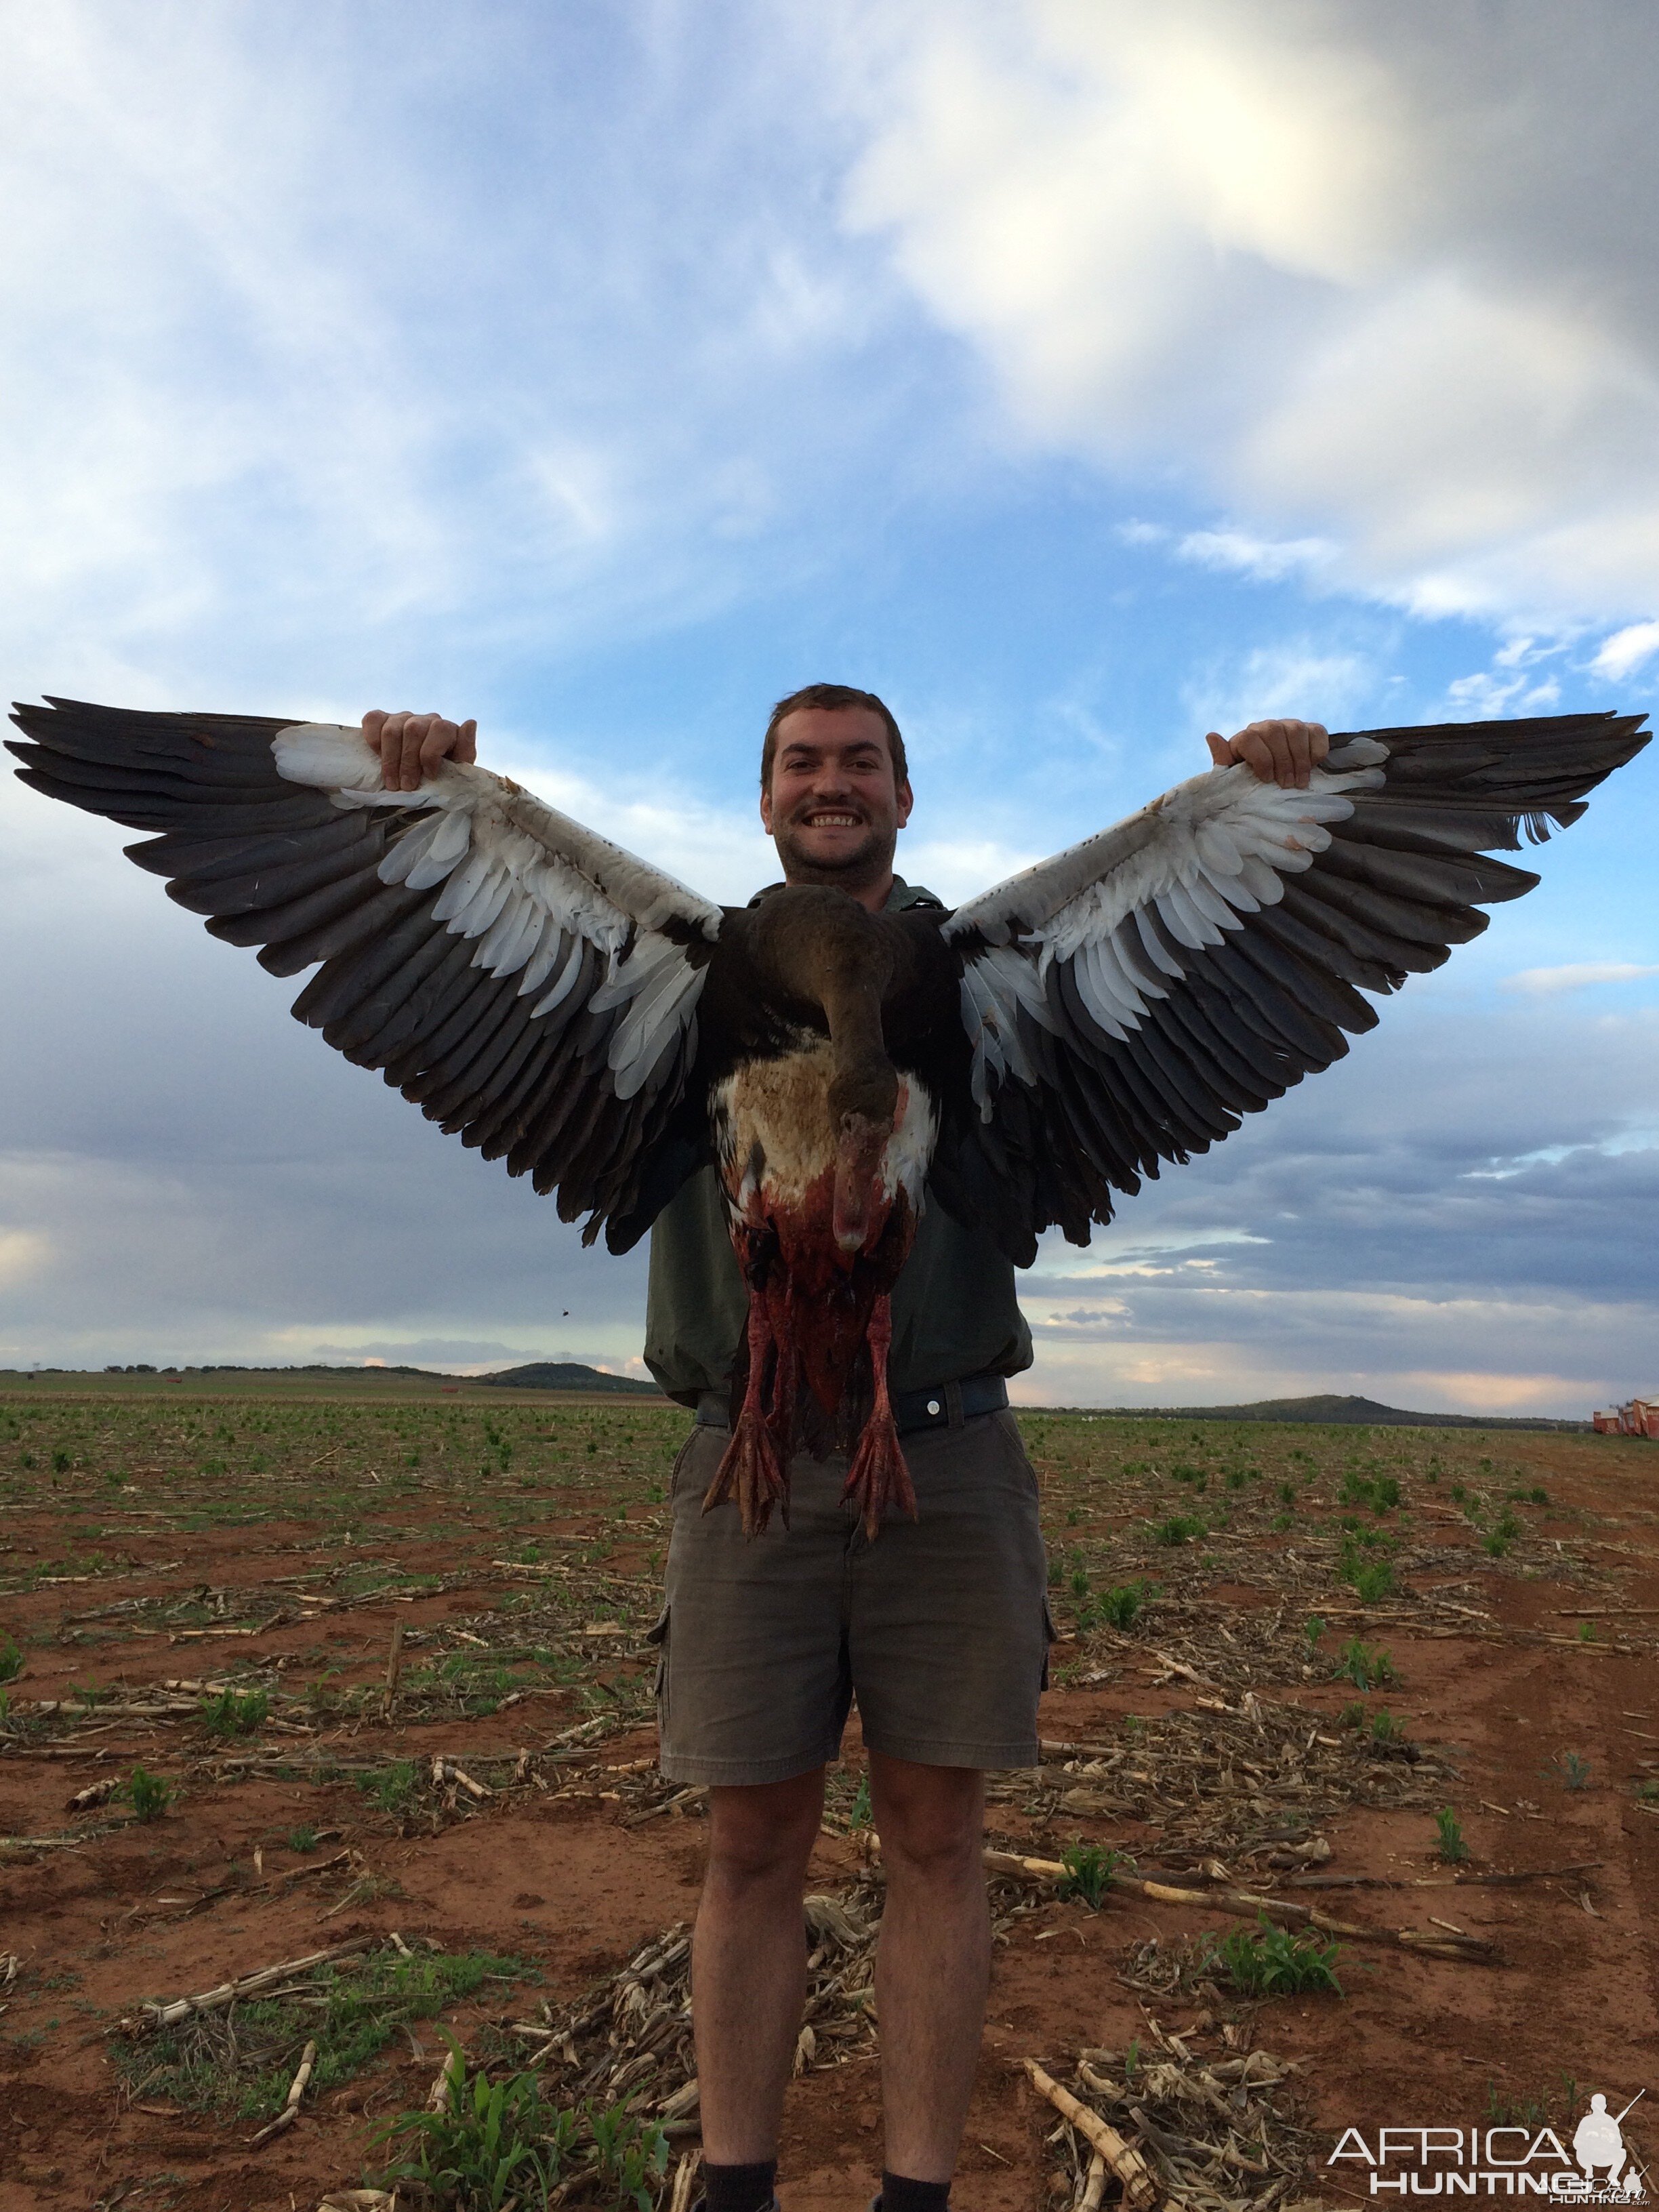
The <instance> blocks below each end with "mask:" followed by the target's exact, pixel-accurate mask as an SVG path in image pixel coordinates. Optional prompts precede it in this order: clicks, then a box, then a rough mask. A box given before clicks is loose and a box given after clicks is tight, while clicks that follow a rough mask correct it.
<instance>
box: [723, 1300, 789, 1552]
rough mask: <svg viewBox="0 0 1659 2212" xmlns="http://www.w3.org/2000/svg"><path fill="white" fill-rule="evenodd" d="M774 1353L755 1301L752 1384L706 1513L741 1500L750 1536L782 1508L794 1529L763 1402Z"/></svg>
mask: <svg viewBox="0 0 1659 2212" xmlns="http://www.w3.org/2000/svg"><path fill="white" fill-rule="evenodd" d="M771 1349H772V1332H771V1329H770V1328H769V1324H768V1322H767V1318H766V1308H765V1305H764V1303H763V1301H762V1300H761V1299H759V1298H752V1299H751V1300H750V1305H749V1379H748V1382H747V1383H746V1384H745V1385H744V1393H743V1405H742V1407H741V1409H740V1410H739V1412H738V1418H737V1419H736V1420H735V1421H733V1423H732V1441H731V1443H729V1444H727V1446H726V1450H725V1453H724V1454H723V1455H722V1457H721V1460H720V1466H719V1467H718V1468H716V1469H715V1472H714V1480H713V1481H712V1482H711V1483H710V1484H709V1486H708V1491H707V1492H706V1493H705V1494H704V1497H703V1501H702V1510H703V1511H704V1512H705V1513H708V1512H710V1511H712V1510H713V1509H714V1507H715V1506H716V1505H719V1504H721V1503H722V1502H723V1501H724V1500H725V1499H726V1498H730V1497H732V1496H734V1495H735V1497H736V1498H737V1501H738V1518H739V1520H740V1521H741V1522H742V1523H743V1533H744V1535H745V1536H758V1535H759V1534H761V1532H762V1530H763V1528H765V1526H766V1524H767V1522H769V1520H770V1519H771V1517H772V1508H773V1507H774V1506H775V1505H778V1504H781V1506H782V1508H783V1520H784V1526H785V1527H786V1528H787V1526H788V1525H789V1486H788V1484H787V1481H786V1480H785V1479H784V1471H783V1462H782V1461H781V1459H780V1457H779V1455H778V1448H777V1445H776V1443H775V1441H774V1439H773V1435H772V1431H771V1428H770V1426H769V1424H768V1421H767V1419H766V1415H765V1413H764V1412H763V1410H762V1402H761V1401H762V1395H763V1389H762V1386H763V1379H764V1376H765V1374H766V1358H767V1354H768V1353H769V1352H770V1350H771Z"/></svg>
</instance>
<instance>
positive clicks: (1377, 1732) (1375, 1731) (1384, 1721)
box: [1371, 1705, 1406, 1743]
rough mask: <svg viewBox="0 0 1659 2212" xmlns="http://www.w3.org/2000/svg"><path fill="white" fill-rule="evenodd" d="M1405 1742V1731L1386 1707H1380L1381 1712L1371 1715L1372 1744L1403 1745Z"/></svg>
mask: <svg viewBox="0 0 1659 2212" xmlns="http://www.w3.org/2000/svg"><path fill="white" fill-rule="evenodd" d="M1371 1741H1372V1742H1373V1743H1404V1741H1406V1731H1405V1729H1403V1728H1401V1725H1400V1723H1399V1722H1398V1721H1397V1720H1396V1719H1395V1717H1394V1715H1393V1714H1392V1713H1391V1712H1390V1711H1389V1709H1388V1707H1387V1706H1386V1705H1385V1706H1383V1709H1382V1710H1381V1711H1379V1712H1375V1713H1373V1714H1372V1715H1371Z"/></svg>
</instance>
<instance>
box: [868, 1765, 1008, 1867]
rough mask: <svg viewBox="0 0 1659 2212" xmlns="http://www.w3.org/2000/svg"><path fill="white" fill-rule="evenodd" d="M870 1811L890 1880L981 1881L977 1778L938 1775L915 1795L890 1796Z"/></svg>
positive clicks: (897, 1793) (980, 1806)
mask: <svg viewBox="0 0 1659 2212" xmlns="http://www.w3.org/2000/svg"><path fill="white" fill-rule="evenodd" d="M882 1795H883V1801H884V1802H879V1803H878V1805H877V1807H876V1825H877V1826H878V1830H879V1832H880V1835H881V1851H882V1857H883V1859H884V1861H885V1862H886V1864H887V1868H888V1871H889V1874H890V1876H896V1877H897V1878H898V1879H900V1880H902V1879H903V1878H904V1877H905V1876H906V1875H915V1876H916V1877H917V1878H918V1879H921V1880H923V1881H927V1882H929V1883H933V1884H937V1883H939V1882H940V1881H951V1880H957V1881H981V1879H982V1874H983V1860H982V1856H981V1855H982V1851H983V1847H984V1841H985V1836H984V1829H985V1811H984V1798H983V1792H982V1790H981V1786H980V1778H979V1777H978V1776H977V1775H974V1776H972V1777H968V1776H966V1775H964V1776H963V1777H961V1778H957V1776H956V1774H955V1772H954V1771H953V1770H951V1771H947V1770H941V1771H939V1775H938V1778H937V1780H936V1781H934V1780H933V1779H932V1778H930V1781H929V1783H928V1784H926V1785H924V1786H922V1787H921V1788H918V1789H910V1790H907V1789H899V1790H888V1791H886V1792H884V1793H882Z"/></svg>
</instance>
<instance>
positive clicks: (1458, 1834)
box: [1434, 1805, 1469, 1866]
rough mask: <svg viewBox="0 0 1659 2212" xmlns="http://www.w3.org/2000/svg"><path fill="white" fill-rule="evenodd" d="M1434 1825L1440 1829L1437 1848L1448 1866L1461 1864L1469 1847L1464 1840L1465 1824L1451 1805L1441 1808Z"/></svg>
mask: <svg viewBox="0 0 1659 2212" xmlns="http://www.w3.org/2000/svg"><path fill="white" fill-rule="evenodd" d="M1434 1825H1435V1826H1436V1828H1437V1830H1438V1831H1439V1835H1440V1841H1439V1844H1438V1846H1437V1848H1438V1850H1439V1853H1440V1856H1441V1857H1442V1858H1443V1860H1444V1861H1445V1863H1446V1864H1447V1865H1448V1866H1458V1865H1461V1864H1462V1862H1463V1860H1465V1859H1466V1858H1468V1855H1469V1847H1468V1844H1466V1843H1465V1842H1464V1840H1463V1824H1462V1821H1461V1820H1459V1819H1458V1817H1457V1815H1456V1814H1455V1813H1454V1812H1453V1810H1452V1808H1451V1807H1450V1806H1449V1805H1443V1806H1442V1807H1441V1808H1440V1810H1439V1811H1438V1812H1437V1814H1435V1816H1434Z"/></svg>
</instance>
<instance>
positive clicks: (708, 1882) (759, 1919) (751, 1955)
mask: <svg viewBox="0 0 1659 2212" xmlns="http://www.w3.org/2000/svg"><path fill="white" fill-rule="evenodd" d="M708 1794H709V1808H708V1809H709V1824H708V1825H709V1836H708V1874H707V1875H705V1877H704V1879H703V1886H702V1904H701V1905H700V1906H699V1907H698V1910H697V1927H696V1936H695V1937H694V1939H693V1942H692V1950H691V2024H692V2028H693V2032H694V2033H695V2035H696V2045H697V2080H698V2082H699V2084H700V2085H701V2112H702V2148H703V2155H704V2157H705V2158H707V2159H708V2160H709V2161H710V2163H711V2164H713V2165H715V2166H751V2165H757V2164H758V2163H759V2162H760V2161H761V2160H765V2159H769V2158H775V2157H776V2155H777V2148H778V2129H779V2125H780V2124H781V2118H782V2114H783V2093H784V2091H785V2089H786V2088H787V2087H788V2084H789V2075H790V2069H791V2068H792V2066H793V2063H794V2056H795V2039H796V2037H797V2036H798V2035H799V2033H800V2016H801V2011H802V2008H803V2007H804V2005H805V2002H806V1923H805V1917H804V1914H803V1912H802V1909H801V1899H802V1898H803V1896H804V1895H805V1888H806V1863H807V1861H808V1859H810V1858H811V1855H812V1845H813V1843H814V1842H815V1841H816V1839H817V1832H818V1824H819V1821H820V1820H821V1819H822V1818H823V1768H822V1767H821V1766H819V1767H815V1768H814V1769H813V1770H812V1771H811V1773H810V1774H798V1775H796V1776H794V1777H793V1778H792V1779H791V1780H789V1781H787V1782H766V1783H762V1784H758V1785H757V1787H755V1788H753V1789H743V1790H738V1789H720V1790H710V1792H709V1793H708Z"/></svg>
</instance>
